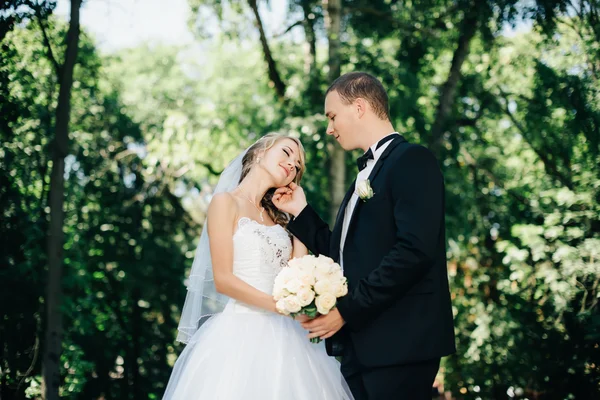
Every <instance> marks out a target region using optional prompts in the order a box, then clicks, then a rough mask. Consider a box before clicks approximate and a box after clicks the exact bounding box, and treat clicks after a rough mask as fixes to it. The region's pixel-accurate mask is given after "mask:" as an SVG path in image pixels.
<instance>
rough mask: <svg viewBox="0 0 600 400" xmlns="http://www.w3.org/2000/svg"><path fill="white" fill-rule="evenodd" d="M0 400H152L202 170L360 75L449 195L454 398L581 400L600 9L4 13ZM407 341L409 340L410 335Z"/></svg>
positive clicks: (304, 122) (445, 378)
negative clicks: (436, 168) (347, 77)
mask: <svg viewBox="0 0 600 400" xmlns="http://www.w3.org/2000/svg"><path fill="white" fill-rule="evenodd" d="M0 49H1V50H0V140H1V142H2V147H1V149H0V209H1V213H0V218H1V219H0V239H1V245H0V246H1V254H0V312H1V318H2V319H1V320H0V398H1V399H3V400H12V399H24V398H36V399H37V398H45V399H57V398H58V396H61V397H64V398H69V399H86V400H87V399H136V400H137V399H160V398H161V396H162V393H163V391H164V388H165V385H166V383H167V381H168V378H169V374H170V372H171V368H172V365H173V363H174V361H175V359H176V357H177V355H178V354H179V352H180V351H181V350H182V346H181V344H179V343H176V342H175V340H174V339H175V335H176V327H177V322H178V318H179V315H180V312H181V307H182V305H183V301H184V297H185V293H186V289H185V286H184V280H185V277H186V275H187V273H188V269H189V267H190V265H191V262H192V259H193V256H194V250H195V245H196V243H197V241H198V237H199V234H200V231H201V227H202V223H203V220H204V216H205V211H206V208H207V205H208V202H209V201H210V198H211V192H212V189H213V188H214V185H215V183H216V180H217V178H218V174H219V172H220V171H222V169H223V168H224V167H225V166H226V164H227V162H228V161H230V160H231V159H232V158H233V157H234V156H235V155H237V154H238V153H239V152H240V151H242V150H243V149H244V148H245V147H246V146H248V145H249V144H251V143H252V142H254V141H255V140H256V139H257V138H259V137H260V136H262V135H264V134H266V133H269V132H280V133H284V134H289V135H293V136H295V137H298V138H300V139H301V140H302V142H303V143H304V146H305V148H306V152H307V173H306V174H305V178H304V179H303V186H304V188H305V190H306V192H307V194H308V197H309V201H310V202H311V203H312V204H313V205H314V206H315V208H316V209H317V210H318V212H319V213H320V214H321V215H322V216H323V217H324V218H326V219H329V220H331V218H332V216H333V215H335V214H334V211H335V210H337V208H338V206H339V204H340V202H341V199H342V197H343V195H344V193H345V190H346V188H347V185H348V184H349V183H350V182H351V181H352V179H353V178H354V175H355V174H356V167H355V164H354V158H355V157H356V156H358V155H359V154H357V153H355V154H348V153H346V154H344V152H343V151H342V150H341V149H340V148H339V146H337V144H335V143H334V142H333V141H332V140H331V138H329V137H327V135H326V134H325V128H326V118H325V117H324V115H323V101H324V92H325V90H326V89H327V87H328V84H329V83H331V82H332V81H333V80H334V79H335V78H336V77H337V76H339V75H340V74H341V73H345V72H348V71H354V70H362V71H368V72H370V73H372V74H374V75H376V76H377V77H378V78H379V79H381V81H382V82H383V84H384V86H385V87H386V88H387V89H388V93H389V96H390V111H391V115H392V123H393V125H394V126H395V128H396V129H397V130H398V132H400V133H401V134H402V135H404V136H405V137H406V138H407V139H408V140H410V141H412V142H416V143H421V144H423V145H426V146H428V147H429V148H430V149H431V150H432V151H433V152H434V153H435V155H436V157H437V158H438V160H439V164H440V167H441V168H442V170H443V173H444V177H445V182H446V221H447V239H448V244H447V255H448V273H449V279H450V283H451V291H452V299H453V310H454V315H455V327H456V335H457V349H458V352H457V354H455V355H453V356H451V357H448V358H446V359H445V360H444V361H443V364H442V368H441V371H440V376H439V379H438V383H439V384H440V386H441V385H443V390H444V391H445V392H446V394H445V396H446V397H447V398H450V397H452V398H455V399H473V400H474V399H484V400H486V399H498V400H500V399H531V400H533V399H585V400H588V399H598V398H600V395H599V393H600V357H599V355H600V348H599V346H600V345H599V342H600V314H599V312H598V301H599V300H600V298H599V296H600V287H599V282H600V167H599V164H600V155H599V152H600V1H598V0H529V1H517V0H497V1H493V0H454V1H450V0H406V1H394V0H247V1H246V0H170V1H160V0H144V1H142V0H121V1H117V0H84V1H83V2H82V1H81V0H71V1H69V0H59V1H45V0H7V1H2V2H0ZM407 329H410V327H407Z"/></svg>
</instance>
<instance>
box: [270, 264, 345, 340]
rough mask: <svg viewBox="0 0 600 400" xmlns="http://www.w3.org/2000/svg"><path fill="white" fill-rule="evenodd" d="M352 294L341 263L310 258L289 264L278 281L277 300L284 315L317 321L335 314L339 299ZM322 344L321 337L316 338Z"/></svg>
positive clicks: (275, 291)
mask: <svg viewBox="0 0 600 400" xmlns="http://www.w3.org/2000/svg"><path fill="white" fill-rule="evenodd" d="M347 293H348V284H347V282H346V278H345V277H344V274H343V273H342V268H341V267H340V265H339V264H337V263H335V262H333V260H332V259H331V258H329V257H325V256H323V255H320V256H319V257H315V256H311V255H306V256H304V257H300V258H294V259H292V260H290V261H289V263H288V267H287V268H283V269H282V270H281V272H280V273H279V274H278V275H277V277H276V278H275V285H274V287H273V297H274V298H275V301H277V304H276V308H277V311H279V312H280V313H281V314H283V315H291V316H292V317H295V316H297V315H300V314H305V315H307V316H309V317H310V318H314V317H316V316H317V314H322V315H325V314H327V313H329V311H331V310H332V309H333V308H334V307H335V305H336V302H337V298H338V297H342V296H345V295H346V294H347ZM311 341H313V342H319V341H320V339H319V338H315V339H312V340H311Z"/></svg>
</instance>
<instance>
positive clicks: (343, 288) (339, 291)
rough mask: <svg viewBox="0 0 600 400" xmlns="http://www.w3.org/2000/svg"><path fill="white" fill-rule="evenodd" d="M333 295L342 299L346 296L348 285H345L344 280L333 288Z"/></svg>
mask: <svg viewBox="0 0 600 400" xmlns="http://www.w3.org/2000/svg"><path fill="white" fill-rule="evenodd" d="M333 294H334V295H335V297H342V296H345V295H347V294H348V284H347V283H346V280H345V279H344V280H343V281H340V283H339V284H338V285H337V287H336V288H335V290H334V292H333Z"/></svg>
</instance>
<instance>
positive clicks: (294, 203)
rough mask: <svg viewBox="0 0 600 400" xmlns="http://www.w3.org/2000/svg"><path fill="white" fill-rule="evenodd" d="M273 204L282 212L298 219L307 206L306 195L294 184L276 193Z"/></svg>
mask: <svg viewBox="0 0 600 400" xmlns="http://www.w3.org/2000/svg"><path fill="white" fill-rule="evenodd" d="M273 204H274V205H275V207H277V208H278V209H280V210H281V211H283V212H286V213H288V214H292V215H293V216H294V217H297V216H298V214H300V212H301V211H302V210H304V207H306V205H307V202H306V195H305V194H304V190H303V189H302V188H301V187H300V186H298V185H296V184H295V183H294V182H292V183H290V184H289V185H288V186H285V187H281V188H279V189H277V190H276V191H275V194H274V195H273Z"/></svg>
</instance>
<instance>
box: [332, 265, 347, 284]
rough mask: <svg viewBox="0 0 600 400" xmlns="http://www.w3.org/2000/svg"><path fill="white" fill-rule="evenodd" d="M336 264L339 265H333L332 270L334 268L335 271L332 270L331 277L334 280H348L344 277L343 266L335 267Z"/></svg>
mask: <svg viewBox="0 0 600 400" xmlns="http://www.w3.org/2000/svg"><path fill="white" fill-rule="evenodd" d="M336 265H337V264H335V265H334V266H333V267H332V270H333V271H331V273H330V274H329V276H330V277H331V279H332V280H339V281H345V280H346V278H345V277H344V273H343V272H342V269H341V268H339V267H338V268H335V266H336Z"/></svg>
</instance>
